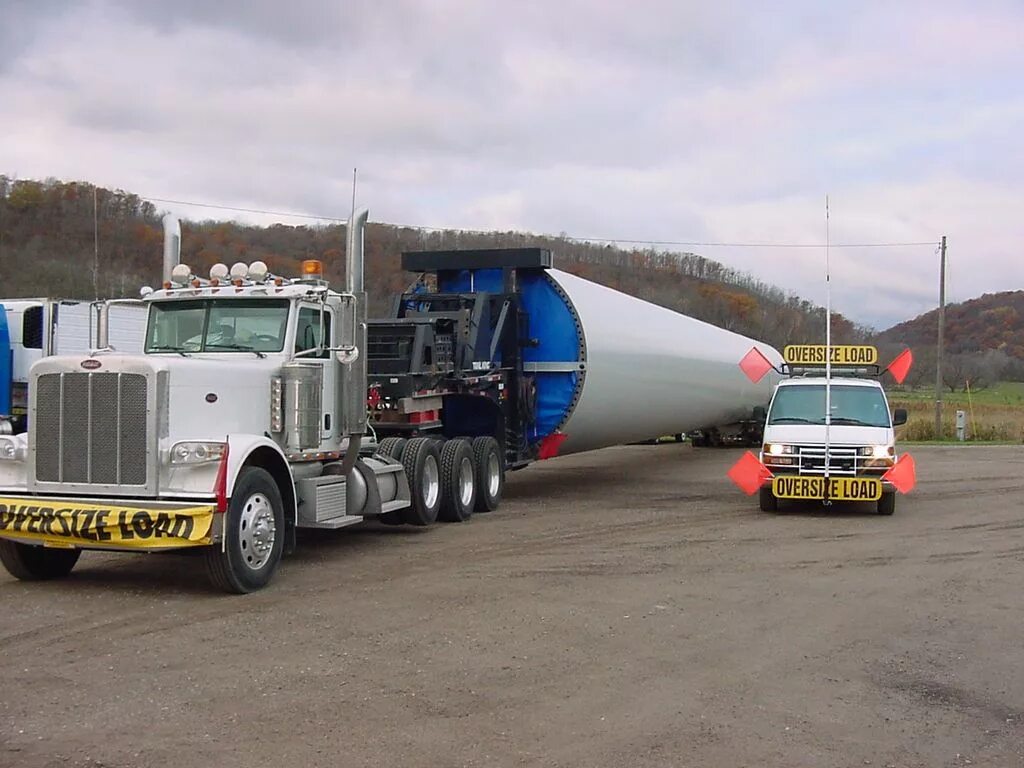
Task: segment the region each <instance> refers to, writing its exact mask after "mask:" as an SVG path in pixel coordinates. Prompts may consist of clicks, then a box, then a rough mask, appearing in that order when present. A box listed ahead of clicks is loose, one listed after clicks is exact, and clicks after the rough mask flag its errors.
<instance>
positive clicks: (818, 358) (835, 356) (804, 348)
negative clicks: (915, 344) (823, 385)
mask: <svg viewBox="0 0 1024 768" xmlns="http://www.w3.org/2000/svg"><path fill="white" fill-rule="evenodd" d="M825 349H826V347H825V345H824V344H799V345H797V344H790V345H789V346H787V347H784V348H783V350H782V359H783V360H785V361H786V363H788V364H789V365H824V364H825ZM877 363H878V350H877V349H875V348H874V347H869V346H857V347H854V346H840V347H837V346H835V345H832V365H876V364H877Z"/></svg>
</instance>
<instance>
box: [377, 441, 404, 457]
mask: <svg viewBox="0 0 1024 768" xmlns="http://www.w3.org/2000/svg"><path fill="white" fill-rule="evenodd" d="M408 442H409V441H408V440H406V439H405V438H404V437H385V438H384V439H383V440H381V441H380V442H379V443H378V444H377V453H378V454H380V455H381V456H387V457H388V458H389V459H395V460H396V461H401V460H402V451H404V450H405V444H406V443H408Z"/></svg>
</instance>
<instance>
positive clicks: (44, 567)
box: [0, 540, 82, 581]
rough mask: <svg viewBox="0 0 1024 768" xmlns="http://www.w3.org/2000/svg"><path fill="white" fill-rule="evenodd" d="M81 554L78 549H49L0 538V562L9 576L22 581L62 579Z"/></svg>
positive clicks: (69, 571)
mask: <svg viewBox="0 0 1024 768" xmlns="http://www.w3.org/2000/svg"><path fill="white" fill-rule="evenodd" d="M81 554H82V550H80V549H51V548H49V547H36V546H33V545H31V544H19V543H17V542H15V541H5V540H0V563H3V564H4V568H6V569H7V572H8V573H9V574H11V576H13V577H14V578H16V579H21V580H22V581H49V580H50V579H63V578H64V577H65V576H67V575H68V574H69V573H71V569H72V568H74V567H75V563H77V562H78V558H79V557H80V556H81Z"/></svg>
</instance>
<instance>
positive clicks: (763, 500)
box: [757, 487, 779, 512]
mask: <svg viewBox="0 0 1024 768" xmlns="http://www.w3.org/2000/svg"><path fill="white" fill-rule="evenodd" d="M757 503H758V506H760V507H761V511H762V512H778V511H779V500H778V499H777V498H776V497H775V494H774V493H772V489H771V488H770V487H769V488H762V489H761V490H760V491H758V493H757Z"/></svg>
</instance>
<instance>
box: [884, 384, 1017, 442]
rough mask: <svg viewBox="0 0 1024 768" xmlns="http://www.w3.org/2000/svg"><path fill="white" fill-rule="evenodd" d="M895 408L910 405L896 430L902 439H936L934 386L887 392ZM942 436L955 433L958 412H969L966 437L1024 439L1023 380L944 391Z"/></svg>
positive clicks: (997, 439) (974, 440)
mask: <svg viewBox="0 0 1024 768" xmlns="http://www.w3.org/2000/svg"><path fill="white" fill-rule="evenodd" d="M887 395H888V397H889V404H890V405H891V406H892V407H893V408H906V409H907V416H908V419H907V424H906V426H903V427H900V428H899V429H898V431H897V434H898V435H899V436H900V439H902V440H934V439H935V390H934V388H932V389H914V390H904V389H899V388H893V389H891V390H889V391H888V392H887ZM942 403H943V406H942V416H943V419H942V420H943V425H944V426H943V438H944V439H946V440H949V439H952V438H955V437H956V412H957V411H958V410H962V411H964V412H966V414H967V438H968V440H971V441H972V442H1011V443H1021V442H1024V382H1019V381H1002V382H999V383H997V384H995V385H993V386H991V387H988V388H986V389H982V390H980V391H978V392H973V391H972V392H971V394H970V396H968V394H967V393H966V392H950V391H949V390H948V389H946V390H945V391H944V392H943V393H942Z"/></svg>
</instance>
